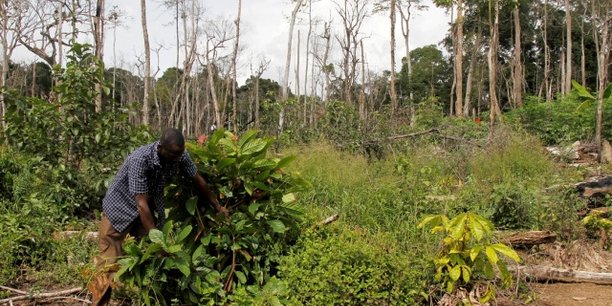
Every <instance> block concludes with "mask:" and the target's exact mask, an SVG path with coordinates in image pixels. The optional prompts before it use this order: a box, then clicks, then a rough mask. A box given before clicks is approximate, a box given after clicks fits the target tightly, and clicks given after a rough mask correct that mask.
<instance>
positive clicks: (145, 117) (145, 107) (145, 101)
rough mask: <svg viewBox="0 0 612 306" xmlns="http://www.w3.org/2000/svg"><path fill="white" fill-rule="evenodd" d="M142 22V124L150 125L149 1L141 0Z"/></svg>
mask: <svg viewBox="0 0 612 306" xmlns="http://www.w3.org/2000/svg"><path fill="white" fill-rule="evenodd" d="M140 22H141V24H142V36H143V39H144V55H145V63H144V86H143V87H144V88H143V97H142V124H144V125H149V87H150V83H151V48H150V46H149V30H148V28H147V1H146V0H140Z"/></svg>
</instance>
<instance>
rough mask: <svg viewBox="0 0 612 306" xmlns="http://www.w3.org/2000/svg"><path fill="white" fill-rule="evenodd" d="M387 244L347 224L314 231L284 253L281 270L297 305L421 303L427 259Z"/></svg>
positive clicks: (292, 298) (281, 275)
mask: <svg viewBox="0 0 612 306" xmlns="http://www.w3.org/2000/svg"><path fill="white" fill-rule="evenodd" d="M388 243H389V244H390V245H388V246H387V248H383V247H381V246H382V245H372V244H370V243H368V242H367V241H366V239H364V237H362V236H361V235H360V234H358V233H357V232H356V231H352V230H350V229H348V228H346V227H332V228H326V229H319V230H318V231H316V232H315V231H311V232H309V233H307V234H305V235H303V236H302V238H301V239H300V241H299V243H298V245H297V246H296V247H294V249H293V250H292V252H291V253H290V254H289V255H288V256H287V257H285V258H283V260H282V262H281V265H280V266H279V270H280V272H279V275H280V277H281V279H282V280H283V281H285V282H287V284H288V286H289V289H290V291H291V294H292V297H291V301H293V302H295V303H297V304H302V305H415V304H418V303H419V302H421V301H422V297H421V292H422V290H423V284H422V282H421V280H420V277H422V276H423V274H422V273H423V272H424V271H423V269H421V268H422V267H423V266H422V264H423V263H419V262H418V261H415V259H411V258H410V257H409V256H407V255H403V254H400V253H396V252H394V251H392V250H393V246H392V242H388ZM381 244H382V243H381ZM416 260H418V258H417V259H416Z"/></svg>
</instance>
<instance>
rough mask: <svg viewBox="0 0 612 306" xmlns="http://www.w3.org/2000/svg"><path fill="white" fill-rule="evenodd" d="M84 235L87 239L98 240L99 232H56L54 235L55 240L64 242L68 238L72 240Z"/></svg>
mask: <svg viewBox="0 0 612 306" xmlns="http://www.w3.org/2000/svg"><path fill="white" fill-rule="evenodd" d="M80 235H83V237H85V239H90V240H94V239H98V232H82V231H63V232H55V233H53V239H55V240H62V239H67V238H72V237H74V236H80Z"/></svg>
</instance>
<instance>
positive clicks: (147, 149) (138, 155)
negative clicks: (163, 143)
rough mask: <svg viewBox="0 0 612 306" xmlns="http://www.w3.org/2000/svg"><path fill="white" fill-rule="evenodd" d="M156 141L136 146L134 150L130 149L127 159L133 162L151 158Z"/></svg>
mask: <svg viewBox="0 0 612 306" xmlns="http://www.w3.org/2000/svg"><path fill="white" fill-rule="evenodd" d="M156 143H157V142H153V143H149V144H146V145H143V146H141V147H139V148H137V149H136V150H134V151H132V153H130V155H128V157H127V160H128V161H131V162H133V161H146V160H150V159H152V158H153V155H154V152H155V145H156Z"/></svg>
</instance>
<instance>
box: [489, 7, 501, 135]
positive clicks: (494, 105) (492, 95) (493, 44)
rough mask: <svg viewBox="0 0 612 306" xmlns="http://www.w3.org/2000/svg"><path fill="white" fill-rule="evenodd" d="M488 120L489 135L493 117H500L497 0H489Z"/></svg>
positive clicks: (493, 123)
mask: <svg viewBox="0 0 612 306" xmlns="http://www.w3.org/2000/svg"><path fill="white" fill-rule="evenodd" d="M489 29H490V30H489V32H490V33H489V53H488V55H487V62H488V65H489V99H490V107H489V117H490V118H489V120H490V124H491V133H493V126H494V125H495V117H497V116H499V115H501V110H500V107H499V100H498V97H497V49H498V47H499V0H489Z"/></svg>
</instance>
